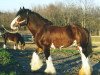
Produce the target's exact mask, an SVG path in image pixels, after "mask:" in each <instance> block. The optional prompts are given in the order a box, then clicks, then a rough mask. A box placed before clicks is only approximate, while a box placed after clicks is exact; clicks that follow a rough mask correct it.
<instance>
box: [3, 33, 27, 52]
mask: <svg viewBox="0 0 100 75" xmlns="http://www.w3.org/2000/svg"><path fill="white" fill-rule="evenodd" d="M1 36H2V38H3V40H4V45H3V48H6V45H7V42H8V41H12V42H14V49H15V50H16V49H17V47H18V49H21V50H24V49H25V48H24V46H25V42H24V38H23V37H22V36H21V34H19V33H10V32H5V33H3V34H2V35H1ZM19 44H20V45H19Z"/></svg>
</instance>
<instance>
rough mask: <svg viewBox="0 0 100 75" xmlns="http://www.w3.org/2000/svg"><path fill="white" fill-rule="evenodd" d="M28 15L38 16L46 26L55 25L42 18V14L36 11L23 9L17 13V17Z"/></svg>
mask: <svg viewBox="0 0 100 75" xmlns="http://www.w3.org/2000/svg"><path fill="white" fill-rule="evenodd" d="M27 13H28V14H33V15H36V16H38V17H39V18H40V19H42V20H43V21H44V22H45V23H46V24H49V25H52V24H53V23H52V22H51V21H49V20H47V19H46V18H44V17H42V16H41V15H40V14H38V13H36V12H34V11H31V10H29V9H25V8H23V9H21V8H20V10H19V11H18V12H17V14H16V16H18V15H23V14H26V15H27Z"/></svg>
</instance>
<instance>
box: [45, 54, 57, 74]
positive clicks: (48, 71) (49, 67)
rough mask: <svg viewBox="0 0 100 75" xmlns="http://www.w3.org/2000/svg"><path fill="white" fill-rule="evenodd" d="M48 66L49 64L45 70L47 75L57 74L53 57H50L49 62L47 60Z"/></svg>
mask: <svg viewBox="0 0 100 75" xmlns="http://www.w3.org/2000/svg"><path fill="white" fill-rule="evenodd" d="M46 64H47V67H46V69H45V72H46V73H51V74H56V70H55V68H54V65H53V63H52V58H51V56H49V57H48V60H46Z"/></svg>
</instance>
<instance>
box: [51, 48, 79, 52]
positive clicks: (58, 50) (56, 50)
mask: <svg viewBox="0 0 100 75" xmlns="http://www.w3.org/2000/svg"><path fill="white" fill-rule="evenodd" d="M51 52H52V53H54V52H63V53H78V50H71V49H67V48H62V49H61V50H60V49H51Z"/></svg>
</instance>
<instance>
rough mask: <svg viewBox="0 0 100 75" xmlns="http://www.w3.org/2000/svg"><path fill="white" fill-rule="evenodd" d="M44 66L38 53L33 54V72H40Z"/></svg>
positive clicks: (31, 64)
mask: <svg viewBox="0 0 100 75" xmlns="http://www.w3.org/2000/svg"><path fill="white" fill-rule="evenodd" d="M42 65H43V62H42V60H41V59H40V57H39V55H38V52H37V51H35V52H33V54H32V59H31V63H30V66H31V70H32V71H36V70H39V69H40V68H41V67H42Z"/></svg>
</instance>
